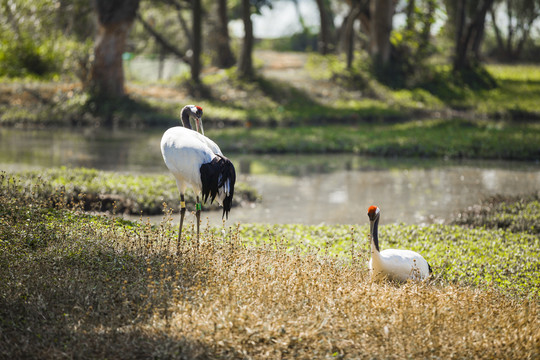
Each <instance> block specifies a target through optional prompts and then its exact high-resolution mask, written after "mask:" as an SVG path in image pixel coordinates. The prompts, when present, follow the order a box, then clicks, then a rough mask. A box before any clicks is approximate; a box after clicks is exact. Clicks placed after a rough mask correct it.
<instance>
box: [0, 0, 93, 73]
mask: <svg viewBox="0 0 540 360" xmlns="http://www.w3.org/2000/svg"><path fill="white" fill-rule="evenodd" d="M0 8H1V9H2V12H3V13H4V14H5V16H3V17H1V18H0V30H1V31H0V76H8V77H26V76H31V77H51V75H59V74H63V73H66V72H67V73H68V74H70V75H71V74H73V73H76V75H81V73H80V72H81V66H83V65H84V64H83V63H84V61H85V59H86V61H87V60H88V49H89V47H90V45H89V43H88V42H87V39H88V37H89V36H91V35H93V31H92V29H93V27H92V25H93V24H92V21H91V18H90V17H89V16H88V14H89V13H90V11H91V10H90V8H91V5H90V4H89V3H88V2H87V1H82V0H77V1H73V2H69V4H68V3H65V2H61V1H58V0H39V1H33V2H31V3H28V2H27V1H21V0H4V1H2V2H1V3H0ZM81 62H82V63H81Z"/></svg>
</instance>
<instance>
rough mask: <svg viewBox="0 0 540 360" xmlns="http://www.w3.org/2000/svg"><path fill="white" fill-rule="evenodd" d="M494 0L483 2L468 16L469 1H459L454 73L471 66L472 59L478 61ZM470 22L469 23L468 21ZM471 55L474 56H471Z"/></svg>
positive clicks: (484, 0) (482, 0) (483, 0)
mask: <svg viewBox="0 0 540 360" xmlns="http://www.w3.org/2000/svg"><path fill="white" fill-rule="evenodd" d="M492 4H493V0H481V1H479V2H478V5H477V6H476V9H474V11H472V12H471V13H470V14H469V16H467V5H468V4H467V0H458V4H457V11H456V14H457V16H456V19H455V20H456V40H455V44H456V45H455V57H454V64H453V66H454V71H458V72H459V71H462V70H464V69H466V68H468V67H470V66H471V58H474V60H478V59H479V57H480V45H481V43H482V40H483V37H484V28H485V18H486V14H487V12H488V10H489V9H490V8H491V5H492ZM468 18H469V19H470V21H467V19H468ZM471 53H472V55H473V56H471Z"/></svg>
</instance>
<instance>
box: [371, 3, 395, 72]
mask: <svg viewBox="0 0 540 360" xmlns="http://www.w3.org/2000/svg"><path fill="white" fill-rule="evenodd" d="M394 11H395V5H394V0H371V3H370V14H371V28H370V43H369V44H370V45H369V52H370V54H371V57H372V59H373V63H374V65H375V68H376V71H384V68H386V67H387V66H388V65H389V63H390V52H391V44H390V34H391V33H392V18H393V16H394Z"/></svg>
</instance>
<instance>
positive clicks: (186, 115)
mask: <svg viewBox="0 0 540 360" xmlns="http://www.w3.org/2000/svg"><path fill="white" fill-rule="evenodd" d="M190 112H191V110H189V109H188V108H187V107H184V108H183V109H182V113H181V115H180V118H181V119H182V125H184V127H185V128H188V129H191V124H190V122H189V113H190Z"/></svg>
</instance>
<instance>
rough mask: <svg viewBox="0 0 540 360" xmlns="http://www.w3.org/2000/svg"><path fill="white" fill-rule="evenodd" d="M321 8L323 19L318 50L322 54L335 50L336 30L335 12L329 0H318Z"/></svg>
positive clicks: (318, 5)
mask: <svg viewBox="0 0 540 360" xmlns="http://www.w3.org/2000/svg"><path fill="white" fill-rule="evenodd" d="M316 1H317V7H318V8H319V18H320V20H321V29H320V32H319V45H318V50H319V53H321V54H322V55H326V54H328V53H331V52H333V51H334V50H335V46H334V43H335V32H336V27H335V25H334V14H333V12H332V8H331V7H330V1H329V0H316Z"/></svg>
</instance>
